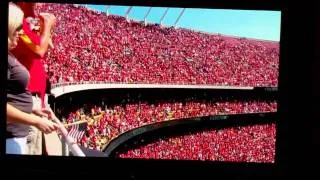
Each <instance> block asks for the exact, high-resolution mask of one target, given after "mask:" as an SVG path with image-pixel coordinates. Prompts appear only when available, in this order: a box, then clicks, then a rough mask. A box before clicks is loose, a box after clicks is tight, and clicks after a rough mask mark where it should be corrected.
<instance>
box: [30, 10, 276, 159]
mask: <svg viewBox="0 0 320 180" xmlns="http://www.w3.org/2000/svg"><path fill="white" fill-rule="evenodd" d="M36 10H37V12H38V13H39V12H40V11H43V12H51V13H53V14H55V16H56V17H57V25H56V28H55V29H54V33H53V36H52V38H53V43H54V49H50V50H49V52H48V54H47V55H46V58H45V66H46V67H47V69H48V74H49V77H50V81H51V83H52V84H56V83H66V82H83V81H101V82H106V83H146V84H187V85H189V84H207V85H209V84H210V85H219V86H252V87H277V86H278V69H279V67H278V66H279V43H278V42H266V41H260V40H250V39H246V38H234V37H227V36H224V35H219V34H207V33H200V32H196V31H193V30H189V29H183V28H178V29H175V28H173V27H160V26H159V25H157V24H148V25H147V26H145V25H144V23H142V22H136V21H130V22H128V21H126V19H125V18H124V17H121V16H115V15H109V16H107V15H106V14H104V13H101V12H96V11H92V10H88V9H87V8H85V7H83V6H77V7H76V6H74V5H71V4H69V5H68V4H63V5H62V4H40V5H38V6H37V9H36ZM57 12H59V13H57ZM88 103H89V102H88ZM276 110H277V103H276V101H275V100H274V101H270V102H267V101H252V100H248V101H243V100H242V101H236V100H234V101H231V100H230V101H221V102H220V101H210V100H209V101H196V100H193V101H183V102H162V103H154V104H153V103H148V102H143V101H142V102H139V103H127V104H125V105H120V104H119V105H113V106H106V107H102V106H95V105H92V104H87V105H83V107H82V108H79V109H78V110H76V111H74V112H70V113H69V116H68V117H64V123H72V122H75V121H79V120H87V121H88V126H87V132H86V135H85V136H83V138H82V139H81V140H79V144H81V145H82V146H84V147H89V148H90V149H96V150H102V149H103V147H104V146H105V145H107V144H108V143H109V142H110V141H111V140H112V139H114V138H116V137H117V136H119V135H120V134H121V133H124V132H126V131H129V130H132V129H134V128H137V127H141V126H143V125H147V124H150V123H156V122H161V121H167V120H175V119H181V118H190V117H201V116H208V115H221V114H237V113H256V112H275V111H276ZM274 154H275V124H272V125H255V126H251V127H235V128H230V129H222V130H210V131H203V132H199V133H195V134H189V135H185V136H181V137H175V138H170V137H168V139H161V140H159V141H157V142H154V143H151V144H148V145H146V146H143V147H140V148H138V149H133V150H129V151H128V152H126V153H123V154H120V155H119V157H121V158H157V159H160V158H161V159H192V160H195V159H197V160H198V159H200V160H220V161H222V160H225V161H249V162H273V161H274Z"/></svg>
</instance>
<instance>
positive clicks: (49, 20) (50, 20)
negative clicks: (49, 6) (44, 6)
mask: <svg viewBox="0 0 320 180" xmlns="http://www.w3.org/2000/svg"><path fill="white" fill-rule="evenodd" d="M39 15H40V20H41V21H42V22H43V25H44V26H47V27H49V28H50V29H53V27H54V26H55V24H56V17H55V16H54V15H53V14H50V13H40V14H39Z"/></svg>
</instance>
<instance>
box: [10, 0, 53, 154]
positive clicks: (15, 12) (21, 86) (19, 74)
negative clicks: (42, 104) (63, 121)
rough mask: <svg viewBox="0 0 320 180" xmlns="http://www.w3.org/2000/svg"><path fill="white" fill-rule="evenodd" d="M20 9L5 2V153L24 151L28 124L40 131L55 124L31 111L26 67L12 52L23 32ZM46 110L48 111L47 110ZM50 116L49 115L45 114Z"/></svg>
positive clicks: (51, 130)
mask: <svg viewBox="0 0 320 180" xmlns="http://www.w3.org/2000/svg"><path fill="white" fill-rule="evenodd" d="M23 16H24V14H23V12H22V10H21V9H20V8H19V7H17V6H16V5H15V4H13V3H9V17H8V73H7V128H6V153H7V154H26V153H27V145H26V144H27V135H28V133H29V129H30V126H35V127H37V128H38V129H39V130H40V131H42V132H44V133H51V132H53V131H55V130H57V129H58V128H59V126H58V125H57V124H56V123H54V122H52V121H50V120H48V119H47V118H46V117H43V118H41V117H39V116H36V115H33V114H32V113H33V111H37V110H36V109H34V108H33V101H32V94H31V93H30V91H29V90H28V89H27V85H28V82H29V79H30V75H29V73H28V70H27V69H26V68H25V67H24V66H23V65H22V64H21V63H20V62H19V61H18V60H17V59H16V58H15V57H14V56H13V55H12V53H11V52H10V51H11V50H13V49H14V48H15V47H16V46H17V44H18V41H19V35H21V34H22V33H23V30H22V23H23ZM47 113H49V112H47ZM49 116H50V115H49Z"/></svg>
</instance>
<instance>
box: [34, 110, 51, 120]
mask: <svg viewBox="0 0 320 180" xmlns="http://www.w3.org/2000/svg"><path fill="white" fill-rule="evenodd" d="M32 113H33V114H35V115H37V116H40V117H46V118H48V119H52V118H53V113H52V112H51V111H50V110H49V109H47V108H42V109H34V110H33V111H32Z"/></svg>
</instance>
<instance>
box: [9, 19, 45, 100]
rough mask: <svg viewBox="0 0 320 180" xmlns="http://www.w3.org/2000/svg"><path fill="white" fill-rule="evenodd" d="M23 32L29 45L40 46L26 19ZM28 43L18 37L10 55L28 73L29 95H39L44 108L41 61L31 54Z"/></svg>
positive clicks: (43, 77) (38, 57)
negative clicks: (15, 58)
mask: <svg viewBox="0 0 320 180" xmlns="http://www.w3.org/2000/svg"><path fill="white" fill-rule="evenodd" d="M23 31H24V34H25V36H24V37H27V38H29V40H30V42H29V44H30V45H33V46H36V45H40V41H41V37H40V36H39V35H37V34H36V32H33V31H32V30H30V26H29V23H28V22H27V21H26V19H24V20H23ZM27 43H28V41H26V38H22V37H20V40H19V43H18V46H17V47H16V48H15V49H14V50H13V51H12V53H13V54H14V55H15V57H17V59H18V60H19V61H20V62H21V64H23V65H24V66H25V67H26V68H27V69H28V71H29V73H30V81H29V84H28V89H29V90H30V92H31V93H39V94H40V98H41V100H42V106H44V95H45V91H46V77H47V74H46V72H45V69H44V66H43V62H42V61H43V59H42V58H41V57H40V56H39V55H37V54H36V53H35V52H33V51H32V50H31V49H30V48H29V47H28V46H27Z"/></svg>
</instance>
